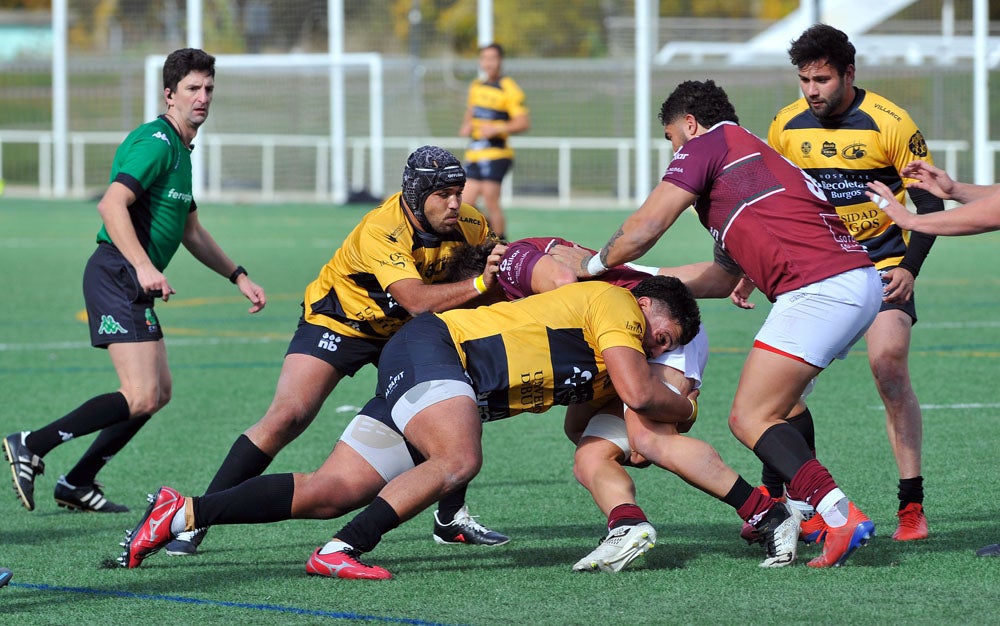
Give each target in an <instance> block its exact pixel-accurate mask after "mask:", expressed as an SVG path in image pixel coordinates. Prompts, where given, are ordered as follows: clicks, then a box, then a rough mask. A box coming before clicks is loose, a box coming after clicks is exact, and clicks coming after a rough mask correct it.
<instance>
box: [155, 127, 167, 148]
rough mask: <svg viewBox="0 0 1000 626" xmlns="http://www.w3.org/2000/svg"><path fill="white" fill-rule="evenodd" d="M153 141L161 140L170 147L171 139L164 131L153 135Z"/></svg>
mask: <svg viewBox="0 0 1000 626" xmlns="http://www.w3.org/2000/svg"><path fill="white" fill-rule="evenodd" d="M153 139H159V140H160V141H162V142H163V143H165V144H167V145H168V146H169V145H170V137H167V136H166V135H165V134H163V131H162V130H158V131H156V132H155V133H153Z"/></svg>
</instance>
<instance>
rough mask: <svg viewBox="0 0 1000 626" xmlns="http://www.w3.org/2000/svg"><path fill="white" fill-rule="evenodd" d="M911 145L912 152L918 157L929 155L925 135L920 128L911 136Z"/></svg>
mask: <svg viewBox="0 0 1000 626" xmlns="http://www.w3.org/2000/svg"><path fill="white" fill-rule="evenodd" d="M909 147H910V152H912V153H913V154H915V155H917V156H918V157H921V158H923V157H925V156H927V142H926V141H924V136H923V134H922V133H921V132H920V131H919V130H918V131H917V132H915V133H913V136H912V137H910V141H909Z"/></svg>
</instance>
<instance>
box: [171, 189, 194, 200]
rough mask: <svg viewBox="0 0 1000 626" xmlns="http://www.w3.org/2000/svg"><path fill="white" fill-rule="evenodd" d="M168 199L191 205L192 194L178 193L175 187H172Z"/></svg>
mask: <svg viewBox="0 0 1000 626" xmlns="http://www.w3.org/2000/svg"><path fill="white" fill-rule="evenodd" d="M167 197H168V198H170V199H171V200H183V201H184V202H187V203H190V202H191V198H192V196H191V194H190V193H184V192H183V191H177V190H176V189H174V188H173V187H171V188H170V191H168V192H167Z"/></svg>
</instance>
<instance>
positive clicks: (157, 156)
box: [115, 133, 176, 192]
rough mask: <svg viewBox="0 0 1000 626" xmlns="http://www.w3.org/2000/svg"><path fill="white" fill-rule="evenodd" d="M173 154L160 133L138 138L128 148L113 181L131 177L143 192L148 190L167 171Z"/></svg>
mask: <svg viewBox="0 0 1000 626" xmlns="http://www.w3.org/2000/svg"><path fill="white" fill-rule="evenodd" d="M174 141H176V138H174ZM173 153H174V150H173V148H172V146H171V145H170V143H169V141H168V140H167V139H166V138H165V137H162V133H155V134H151V135H149V136H146V137H140V138H138V139H136V140H135V141H134V142H133V143H132V145H131V146H129V148H128V152H127V153H126V154H125V155H124V158H123V159H122V160H121V162H120V166H119V168H118V171H117V173H116V174H115V180H118V178H119V177H122V176H123V175H124V176H127V177H131V178H132V179H134V180H135V181H136V182H138V183H139V185H141V186H142V189H143V190H148V189H149V188H150V187H151V186H152V185H153V183H154V182H156V180H157V179H158V178H160V177H161V176H162V175H163V174H165V173H166V172H168V171H169V169H170V166H171V161H172V160H173ZM134 191H135V190H134V189H133V192H134Z"/></svg>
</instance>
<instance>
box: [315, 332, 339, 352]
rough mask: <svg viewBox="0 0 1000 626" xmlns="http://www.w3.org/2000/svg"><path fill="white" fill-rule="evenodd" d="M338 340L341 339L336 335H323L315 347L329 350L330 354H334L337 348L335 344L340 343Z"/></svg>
mask: <svg viewBox="0 0 1000 626" xmlns="http://www.w3.org/2000/svg"><path fill="white" fill-rule="evenodd" d="M340 339H341V337H340V335H337V334H335V333H323V337H322V338H321V339H320V340H319V343H318V344H316V345H317V346H318V347H320V348H323V349H324V350H329V351H330V352H336V351H337V347H338V346H337V344H338V343H340Z"/></svg>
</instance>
